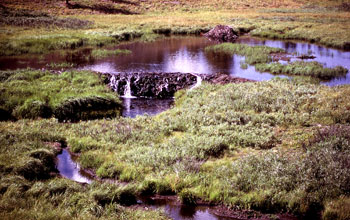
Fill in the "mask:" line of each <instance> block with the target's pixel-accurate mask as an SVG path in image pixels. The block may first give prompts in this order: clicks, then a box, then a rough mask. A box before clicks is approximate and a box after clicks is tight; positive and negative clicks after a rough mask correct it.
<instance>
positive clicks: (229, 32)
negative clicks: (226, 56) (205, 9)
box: [204, 25, 238, 42]
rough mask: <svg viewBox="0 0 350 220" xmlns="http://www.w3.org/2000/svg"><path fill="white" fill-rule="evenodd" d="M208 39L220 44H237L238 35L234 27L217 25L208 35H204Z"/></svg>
mask: <svg viewBox="0 0 350 220" xmlns="http://www.w3.org/2000/svg"><path fill="white" fill-rule="evenodd" d="M204 36H206V37H207V38H209V39H211V40H214V41H219V42H235V41H236V39H237V38H238V33H237V32H236V31H235V30H233V28H232V27H230V26H227V25H217V26H216V27H215V28H213V29H211V30H210V31H209V32H208V33H206V34H204Z"/></svg>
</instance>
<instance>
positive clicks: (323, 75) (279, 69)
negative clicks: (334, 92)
mask: <svg viewBox="0 0 350 220" xmlns="http://www.w3.org/2000/svg"><path fill="white" fill-rule="evenodd" d="M255 69H256V70H257V71H260V72H269V73H272V74H286V75H296V76H312V77H317V78H320V79H331V78H335V77H341V76H345V75H346V74H347V73H348V70H347V69H346V68H344V67H342V66H337V67H334V68H326V67H323V65H322V64H320V63H318V62H315V61H314V62H304V61H296V62H292V63H289V64H286V65H285V64H281V63H268V64H267V63H265V64H257V65H256V66H255Z"/></svg>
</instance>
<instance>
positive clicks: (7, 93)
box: [0, 69, 121, 121]
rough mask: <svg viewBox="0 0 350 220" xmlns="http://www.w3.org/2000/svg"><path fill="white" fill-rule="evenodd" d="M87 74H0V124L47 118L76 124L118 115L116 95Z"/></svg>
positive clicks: (101, 79)
mask: <svg viewBox="0 0 350 220" xmlns="http://www.w3.org/2000/svg"><path fill="white" fill-rule="evenodd" d="M104 80H105V78H104V77H103V76H100V75H97V74H95V73H93V72H89V71H67V72H63V73H61V74H52V73H51V72H49V71H41V70H32V69H22V70H16V71H0V91H1V97H0V112H1V113H3V114H1V117H0V120H2V121H4V120H11V119H13V118H16V119H24V118H31V119H36V118H50V117H52V116H56V117H57V118H58V119H59V120H60V121H79V120H86V119H95V118H102V117H115V116H118V115H120V110H121V104H120V102H119V100H118V95H117V94H115V93H114V92H113V91H111V90H110V89H109V88H108V87H107V86H106V85H105V83H104Z"/></svg>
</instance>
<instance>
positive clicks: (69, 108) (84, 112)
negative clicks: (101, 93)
mask: <svg viewBox="0 0 350 220" xmlns="http://www.w3.org/2000/svg"><path fill="white" fill-rule="evenodd" d="M120 110H121V105H120V104H119V103H118V102H117V101H116V100H114V99H108V98H103V97H97V96H92V97H85V98H76V99H68V100H66V101H64V102H63V103H62V104H60V105H59V106H58V107H57V108H56V109H55V112H54V115H55V117H56V118H57V119H58V120H59V121H60V122H62V121H71V122H76V121H80V120H89V119H98V118H103V117H116V116H119V115H120Z"/></svg>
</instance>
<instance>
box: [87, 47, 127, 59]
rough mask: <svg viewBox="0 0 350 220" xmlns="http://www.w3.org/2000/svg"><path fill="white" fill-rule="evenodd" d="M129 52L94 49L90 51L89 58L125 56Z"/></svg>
mask: <svg viewBox="0 0 350 220" xmlns="http://www.w3.org/2000/svg"><path fill="white" fill-rule="evenodd" d="M130 53H131V51H130V50H120V49H116V50H106V49H94V50H92V51H91V56H92V57H94V58H104V57H109V56H117V55H127V54H130Z"/></svg>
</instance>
